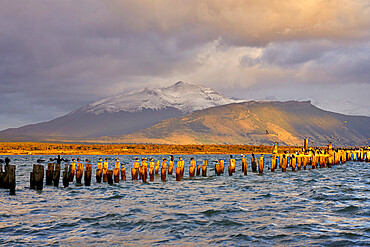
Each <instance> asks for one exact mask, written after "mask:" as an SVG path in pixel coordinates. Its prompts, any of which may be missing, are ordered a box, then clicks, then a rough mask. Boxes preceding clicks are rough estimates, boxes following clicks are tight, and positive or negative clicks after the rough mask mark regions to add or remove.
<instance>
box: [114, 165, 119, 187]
mask: <svg viewBox="0 0 370 247" xmlns="http://www.w3.org/2000/svg"><path fill="white" fill-rule="evenodd" d="M119 174H120V169H118V168H114V170H113V177H114V182H115V183H116V184H118V183H119Z"/></svg>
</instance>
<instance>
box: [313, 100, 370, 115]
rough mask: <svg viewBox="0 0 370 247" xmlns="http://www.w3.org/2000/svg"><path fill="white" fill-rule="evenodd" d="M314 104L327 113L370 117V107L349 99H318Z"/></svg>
mask: <svg viewBox="0 0 370 247" xmlns="http://www.w3.org/2000/svg"><path fill="white" fill-rule="evenodd" d="M312 104H313V105H315V106H317V107H319V108H321V109H323V110H326V111H332V112H337V113H342V114H346V115H354V116H367V117H370V105H361V104H356V103H353V102H351V101H349V100H347V99H336V100H333V99H327V100H325V99H320V100H317V99H316V100H312Z"/></svg>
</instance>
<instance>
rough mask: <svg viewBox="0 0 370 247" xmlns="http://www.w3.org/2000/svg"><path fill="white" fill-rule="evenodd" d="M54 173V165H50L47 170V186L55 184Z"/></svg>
mask: <svg viewBox="0 0 370 247" xmlns="http://www.w3.org/2000/svg"><path fill="white" fill-rule="evenodd" d="M53 173H54V163H48V169H47V170H46V182H45V185H52V184H53Z"/></svg>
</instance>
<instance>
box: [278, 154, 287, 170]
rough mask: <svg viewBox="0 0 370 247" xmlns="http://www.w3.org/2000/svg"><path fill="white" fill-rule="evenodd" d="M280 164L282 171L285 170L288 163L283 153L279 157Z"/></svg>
mask: <svg viewBox="0 0 370 247" xmlns="http://www.w3.org/2000/svg"><path fill="white" fill-rule="evenodd" d="M280 164H281V170H282V172H286V167H287V164H288V160H287V158H286V156H285V154H283V156H282V157H281V161H280Z"/></svg>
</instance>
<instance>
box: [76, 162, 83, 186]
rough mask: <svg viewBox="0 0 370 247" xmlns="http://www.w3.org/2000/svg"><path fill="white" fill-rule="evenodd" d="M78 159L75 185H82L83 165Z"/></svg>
mask: <svg viewBox="0 0 370 247" xmlns="http://www.w3.org/2000/svg"><path fill="white" fill-rule="evenodd" d="M80 161H81V160H80V158H78V159H77V170H76V183H77V184H78V185H80V184H82V175H83V169H84V165H83V164H82V163H81V162H80Z"/></svg>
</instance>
